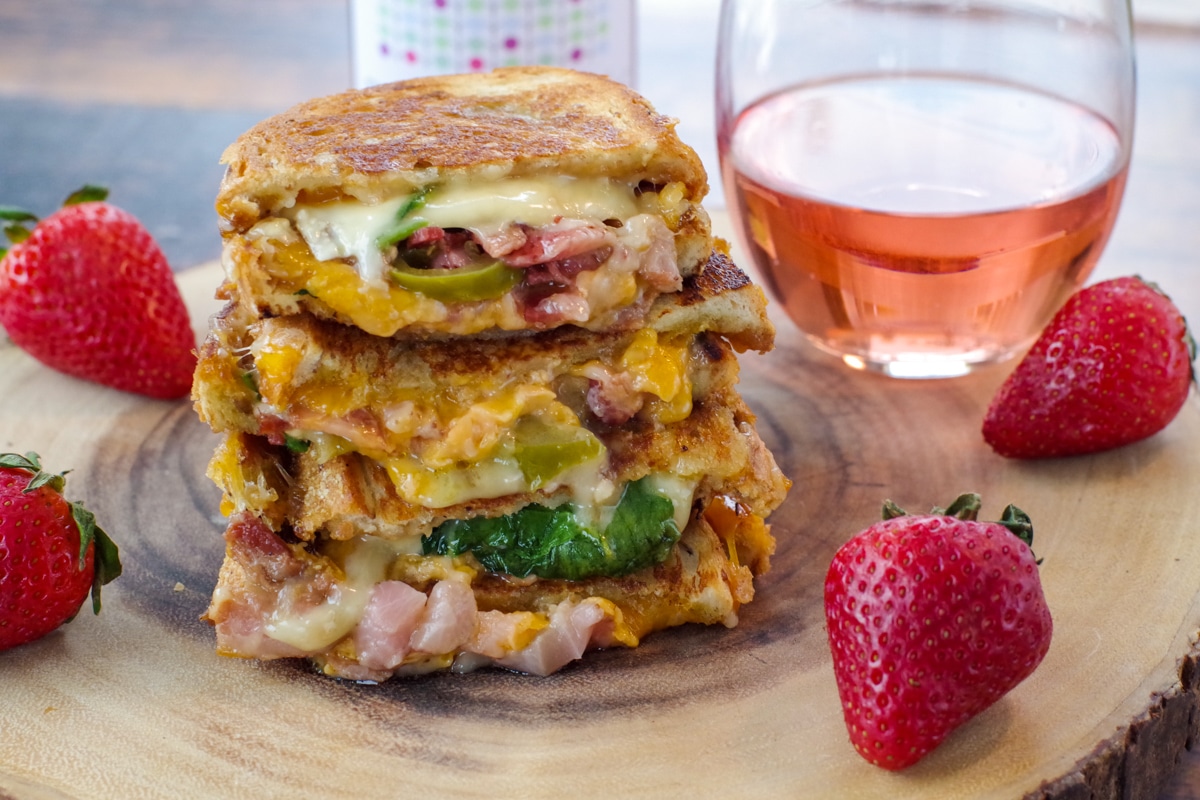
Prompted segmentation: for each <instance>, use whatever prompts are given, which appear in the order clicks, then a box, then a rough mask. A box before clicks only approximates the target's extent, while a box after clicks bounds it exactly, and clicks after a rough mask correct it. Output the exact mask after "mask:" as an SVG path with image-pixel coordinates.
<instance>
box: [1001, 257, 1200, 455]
mask: <svg viewBox="0 0 1200 800" xmlns="http://www.w3.org/2000/svg"><path fill="white" fill-rule="evenodd" d="M1195 355H1196V352H1195V343H1194V342H1193V341H1192V338H1191V336H1190V334H1189V333H1188V329H1187V325H1186V324H1185V323H1184V320H1183V317H1182V316H1181V315H1180V313H1179V310H1178V309H1177V308H1176V307H1175V305H1174V304H1173V303H1172V302H1171V300H1170V298H1168V297H1167V296H1166V295H1164V294H1163V293H1162V292H1160V291H1159V290H1158V287H1156V286H1154V285H1153V284H1149V283H1146V282H1144V281H1142V279H1141V278H1136V277H1126V278H1116V279H1114V280H1110V281H1104V282H1103V283H1098V284H1096V285H1094V286H1089V287H1088V288H1086V289H1083V290H1082V291H1079V292H1077V293H1076V294H1075V295H1074V296H1073V297H1071V299H1069V300H1068V301H1067V303H1066V305H1064V306H1063V307H1062V309H1061V310H1060V311H1059V312H1058V314H1057V315H1055V317H1054V318H1053V319H1052V320H1051V321H1050V324H1049V325H1048V326H1046V329H1045V330H1044V331H1042V335H1041V337H1040V338H1038V340H1037V341H1036V342H1035V343H1034V345H1033V348H1032V349H1030V351H1029V353H1028V354H1026V356H1025V358H1024V359H1022V361H1021V362H1020V363H1019V364H1018V365H1017V368H1016V370H1015V371H1014V372H1013V373H1012V374H1011V375H1009V377H1008V380H1006V381H1005V382H1004V385H1003V386H1001V387H1000V391H999V392H998V393H997V394H996V396H995V398H994V399H993V400H992V404H991V406H990V407H989V408H988V411H987V415H986V416H985V418H984V420H983V438H984V440H985V441H986V442H987V443H988V444H990V445H991V446H992V448H993V449H994V450H995V451H996V452H997V453H999V454H1000V455H1002V456H1009V457H1011V458H1050V457H1055V456H1070V455H1079V454H1082V453H1094V452H1098V451H1100V450H1108V449H1111V448H1114V447H1120V446H1121V445H1125V444H1130V443H1131V442H1136V441H1138V440H1140V439H1145V438H1146V437H1148V436H1152V435H1154V434H1155V433H1158V432H1159V431H1160V430H1162V429H1163V428H1165V427H1166V426H1167V423H1169V422H1170V421H1171V420H1172V419H1174V418H1175V415H1176V414H1178V413H1179V409H1180V408H1182V407H1183V403H1184V401H1185V400H1186V399H1187V395H1188V390H1189V389H1190V387H1191V383H1192V360H1193V359H1194V358H1195Z"/></svg>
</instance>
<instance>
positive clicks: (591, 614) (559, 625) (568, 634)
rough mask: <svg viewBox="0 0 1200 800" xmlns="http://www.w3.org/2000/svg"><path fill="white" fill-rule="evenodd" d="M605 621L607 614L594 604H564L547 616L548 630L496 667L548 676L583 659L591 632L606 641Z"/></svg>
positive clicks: (503, 659)
mask: <svg viewBox="0 0 1200 800" xmlns="http://www.w3.org/2000/svg"><path fill="white" fill-rule="evenodd" d="M608 622H609V617H608V613H607V612H606V611H605V610H604V609H603V608H602V607H601V605H600V604H599V603H597V602H594V601H590V600H584V601H583V602H581V603H575V602H573V601H570V600H567V601H564V602H562V603H559V604H558V606H557V607H556V608H555V609H554V613H553V614H551V615H550V625H549V627H547V628H545V629H544V630H542V632H541V633H539V634H538V635H537V637H536V638H534V640H533V641H532V642H530V643H529V646H528V647H526V648H525V649H523V650H518V651H517V652H515V653H510V654H509V655H507V656H505V657H504V658H500V659H497V660H496V664H497V665H498V666H501V667H505V668H506V669H511V670H516V671H517V672H526V673H529V674H531V675H549V674H551V673H553V672H557V671H558V670H560V669H562V668H563V667H564V666H566V665H567V664H569V663H571V662H572V661H574V660H576V659H577V658H580V657H582V656H583V653H584V651H585V650H587V648H588V645H589V644H591V643H592V635H593V633H594V632H599V633H600V636H601V637H603V638H607V637H608V633H607V632H605V631H604V630H603V629H604V628H605V627H606V624H607V623H608Z"/></svg>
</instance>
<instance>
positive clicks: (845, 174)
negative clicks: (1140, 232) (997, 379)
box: [722, 75, 1128, 377]
mask: <svg viewBox="0 0 1200 800" xmlns="http://www.w3.org/2000/svg"><path fill="white" fill-rule="evenodd" d="M722 165H723V170H724V179H725V184H726V187H727V192H728V193H729V197H730V204H731V207H732V210H733V213H734V216H735V218H736V219H737V221H738V223H739V225H740V226H741V227H742V230H743V231H744V232H745V235H746V239H747V240H748V243H749V246H750V250H751V252H752V254H753V256H754V258H755V260H756V261H757V264H758V267H759V269H760V272H761V273H762V274H763V277H764V280H765V281H766V283H767V284H768V286H769V288H770V289H771V290H772V291H773V293H774V294H775V296H776V297H777V298H779V300H780V301H781V302H782V303H783V305H784V306H785V308H786V309H787V311H788V314H789V315H790V316H791V317H792V319H794V320H795V321H796V323H797V325H798V326H799V327H800V329H801V330H802V331H804V332H805V333H806V334H807V335H808V336H809V337H810V338H811V339H813V341H814V342H816V343H817V344H818V345H819V346H821V347H823V348H824V349H826V350H829V351H831V352H834V353H836V354H838V355H842V356H843V357H844V358H845V360H846V361H847V362H848V363H851V364H853V365H855V366H860V367H865V368H871V369H878V370H881V371H884V372H888V373H890V374H894V375H909V376H913V377H936V376H944V375H953V374H962V373H964V372H967V371H969V370H970V368H971V366H972V365H974V364H980V363H986V362H991V361H996V360H1000V359H1002V358H1005V357H1007V356H1008V355H1011V354H1012V353H1013V352H1015V351H1016V350H1017V349H1019V348H1020V347H1021V346H1022V345H1024V344H1026V343H1028V341H1029V340H1030V339H1031V338H1032V337H1033V336H1034V335H1036V333H1037V332H1038V331H1039V330H1040V329H1041V327H1042V326H1043V325H1045V323H1046V322H1047V321H1048V320H1049V318H1050V316H1051V315H1052V314H1053V313H1054V311H1055V310H1057V308H1058V307H1059V306H1060V305H1061V304H1062V303H1063V302H1064V301H1065V300H1066V298H1067V296H1068V295H1069V294H1070V293H1071V292H1072V291H1074V290H1075V289H1076V288H1078V287H1079V286H1080V285H1081V284H1082V283H1083V281H1084V280H1085V279H1086V277H1087V275H1088V273H1089V272H1091V270H1092V267H1093V266H1094V265H1095V263H1096V259H1097V258H1098V257H1099V255H1100V251H1101V250H1102V249H1103V246H1104V243H1105V241H1106V239H1107V238H1108V234H1109V231H1110V230H1111V229H1112V225H1113V222H1114V220H1115V218H1116V214H1117V209H1118V207H1119V205H1120V199H1121V194H1122V191H1123V189H1124V183H1125V175H1126V172H1127V168H1128V152H1127V149H1126V148H1125V147H1124V146H1123V143H1122V141H1121V139H1120V136H1119V135H1118V133H1117V131H1116V130H1115V129H1114V128H1113V126H1112V125H1111V124H1110V123H1109V122H1108V121H1106V120H1105V119H1103V118H1102V117H1100V116H1098V115H1096V114H1095V113H1093V112H1091V111H1089V110H1088V109H1086V108H1083V107H1081V106H1079V105H1075V104H1072V103H1070V102H1067V101H1065V100H1063V99H1061V98H1058V97H1054V96H1051V95H1046V94H1040V93H1037V92H1033V91H1030V90H1028V89H1024V88H1020V87H1016V86H1013V85H1009V84H1000V83H989V82H985V81H982V80H972V79H961V78H953V77H943V76H936V75H926V76H916V77H914V76H905V77H865V78H863V77H860V78H855V79H850V80H839V81H831V82H827V83H821V84H810V85H804V86H798V87H794V88H791V89H788V90H785V91H783V92H780V93H778V94H774V95H771V96H768V97H766V98H764V99H763V100H761V101H759V102H758V103H757V104H755V105H752V106H750V107H749V108H747V109H746V110H745V111H744V112H742V114H741V115H740V116H739V117H738V119H737V120H736V122H735V124H734V126H733V130H732V131H731V132H729V133H728V134H724V135H723V136H722Z"/></svg>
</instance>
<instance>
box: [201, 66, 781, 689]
mask: <svg viewBox="0 0 1200 800" xmlns="http://www.w3.org/2000/svg"><path fill="white" fill-rule="evenodd" d="M223 160H224V161H225V162H226V163H227V165H228V170H227V174H226V178H225V180H224V182H223V184H222V187H221V190H220V193H219V195H218V199H217V210H218V213H219V215H220V217H221V223H222V234H223V237H224V250H223V261H224V265H225V268H226V273H227V276H228V280H227V281H226V283H225V284H224V285H223V286H222V288H221V290H220V293H221V295H222V296H223V297H225V298H226V299H227V300H228V305H227V306H226V308H225V309H224V310H223V311H222V313H221V314H219V315H217V316H216V317H214V319H213V320H212V325H211V330H210V333H209V336H208V338H207V340H206V342H205V344H204V346H203V347H202V350H201V353H200V361H199V365H198V368H197V372H196V381H195V388H194V399H195V402H196V408H197V411H198V413H199V414H200V417H201V418H202V419H203V420H204V421H206V422H207V423H208V424H209V425H210V426H212V428H213V429H214V430H215V431H217V432H218V433H221V434H222V435H223V436H224V439H223V441H222V443H221V445H220V447H219V448H218V450H217V452H216V454H215V455H214V457H213V460H212V463H211V465H210V469H209V474H210V476H211V477H212V478H213V480H214V481H215V482H216V483H217V484H218V485H219V486H220V487H221V489H222V490H223V493H224V500H223V506H224V511H225V512H226V513H227V514H228V516H229V524H228V527H227V530H226V535H225V539H226V558H225V562H224V564H223V566H222V568H221V572H220V576H219V579H218V584H217V587H216V590H215V592H214V596H213V599H212V603H211V605H210V607H209V610H208V612H207V617H208V619H209V620H210V621H211V622H212V623H213V624H214V626H215V627H216V632H217V646H218V649H219V650H220V651H221V652H223V653H225V654H228V655H234V656H243V657H250V658H280V657H306V658H309V659H311V660H313V661H314V662H315V663H316V664H317V665H318V666H319V667H320V668H321V669H322V670H323V671H324V672H326V673H328V674H330V675H335V676H339V677H345V678H350V679H355V680H372V681H377V680H384V679H387V678H389V677H391V676H393V675H398V674H413V673H421V672H428V671H431V670H437V669H446V668H450V669H454V670H456V671H466V670H469V669H474V668H477V667H479V666H483V665H496V666H500V667H505V668H509V669H513V670H517V671H522V672H529V673H536V674H548V673H550V672H553V671H555V670H557V669H558V668H560V667H562V666H563V665H565V664H566V663H569V662H570V661H572V660H574V659H576V658H579V657H580V656H582V654H583V653H584V652H585V651H586V650H587V649H589V648H592V647H607V646H614V645H623V646H630V647H633V646H636V645H637V644H638V642H639V641H640V640H641V638H642V637H643V636H645V635H646V634H648V633H650V632H652V631H654V630H658V629H661V628H666V627H670V626H674V625H680V624H685V623H689V622H698V623H703V624H712V623H723V624H725V625H733V624H735V623H736V621H737V611H738V608H739V606H740V605H741V604H743V603H745V602H748V601H749V600H750V599H751V598H752V597H753V592H754V587H753V582H752V581H753V578H754V576H755V575H758V574H761V573H762V572H764V571H765V570H766V569H767V567H768V565H769V557H770V554H771V552H772V551H773V548H774V540H773V539H772V538H771V535H770V533H769V529H768V527H767V525H766V524H765V521H764V520H765V518H766V516H767V515H768V514H769V513H770V512H771V511H772V510H773V509H774V508H776V507H777V506H778V505H779V504H780V503H781V502H782V500H783V497H784V495H785V493H786V491H787V488H788V486H789V483H788V481H787V479H786V478H785V477H784V476H783V475H782V474H781V473H780V472H779V470H778V469H777V467H776V465H775V462H774V460H773V458H772V457H771V454H770V453H769V452H768V451H767V449H766V447H765V446H764V445H763V443H762V441H761V439H760V438H759V437H758V434H757V433H756V431H755V428H754V416H753V414H752V413H751V412H750V411H749V409H747V408H746V406H745V404H744V403H743V401H742V399H741V398H740V396H739V395H738V393H737V389H736V384H737V379H738V366H737V359H736V353H737V352H738V351H741V350H746V349H754V350H759V351H765V350H768V349H770V347H771V345H772V341H773V333H774V332H773V329H772V328H771V325H770V323H769V321H768V320H767V318H766V314H765V300H764V298H763V295H762V293H761V291H760V290H759V289H758V288H757V287H755V286H753V285H752V284H751V283H750V282H749V281H748V280H747V278H746V276H745V275H744V274H743V273H742V272H741V271H740V270H738V268H737V267H736V266H734V265H733V263H732V262H731V261H730V260H729V258H728V255H727V253H726V252H724V250H723V248H722V245H721V243H720V242H719V241H718V242H714V240H713V238H712V236H711V233H710V230H709V223H708V217H707V215H706V214H705V213H704V210H703V208H702V206H701V200H702V198H703V196H704V194H705V192H706V191H707V185H706V177H705V174H704V170H703V168H702V166H701V165H700V163H699V160H698V159H697V157H696V155H695V153H694V152H693V151H692V150H691V149H690V148H688V147H686V146H685V145H683V144H682V143H681V142H680V141H679V140H678V138H677V137H676V135H675V133H674V130H673V124H672V122H671V121H670V120H668V119H665V118H663V117H661V116H659V115H658V114H656V113H655V112H654V111H653V109H651V108H650V107H649V105H648V104H647V103H646V102H645V101H644V100H643V99H642V98H640V97H638V96H637V95H635V94H634V93H632V92H630V91H629V90H628V89H626V88H625V87H622V86H620V85H618V84H615V83H612V82H610V81H608V80H606V79H604V78H600V77H598V76H593V75H587V74H581V73H577V72H572V71H568V70H561V69H550V68H533V67H530V68H511V69H502V70H496V71H495V72H492V73H488V74H483V75H464V76H449V77H437V78H429V79H420V80H415V81H408V82H403V83H398V84H390V85H385V86H380V87H375V88H372V89H367V90H362V91H354V92H347V93H345V94H341V95H336V96H333V97H328V98H322V99H318V100H314V101H311V102H308V103H305V104H302V105H300V106H297V107H296V108H294V109H292V110H290V111H288V112H286V113H284V114H282V115H280V116H278V117H275V118H272V119H269V120H267V121H265V122H263V123H261V124H260V125H258V126H256V127H255V128H253V129H251V130H250V131H249V132H247V133H246V134H245V135H243V136H242V137H241V138H240V139H239V140H238V141H237V142H235V143H234V144H233V145H232V146H231V147H230V148H229V149H228V150H227V151H226V153H225V156H224V159H223Z"/></svg>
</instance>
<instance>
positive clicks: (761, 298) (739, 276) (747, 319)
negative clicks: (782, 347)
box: [645, 239, 775, 353]
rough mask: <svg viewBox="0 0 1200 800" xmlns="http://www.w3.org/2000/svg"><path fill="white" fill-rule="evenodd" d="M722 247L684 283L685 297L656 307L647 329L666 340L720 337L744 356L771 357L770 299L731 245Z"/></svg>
mask: <svg viewBox="0 0 1200 800" xmlns="http://www.w3.org/2000/svg"><path fill="white" fill-rule="evenodd" d="M716 245H717V249H716V250H713V251H712V253H711V254H710V255H709V258H708V261H707V262H706V263H705V264H704V268H703V269H701V270H700V271H699V272H697V273H696V274H695V275H692V276H689V277H688V278H687V279H686V280H684V282H683V290H682V291H680V292H677V293H675V294H669V295H663V296H661V297H659V298H658V300H656V301H655V303H654V305H653V306H651V307H650V311H649V313H648V314H647V315H646V320H645V325H646V327H649V328H654V329H655V330H657V331H658V332H659V333H660V334H663V333H666V334H676V333H679V332H681V331H688V330H704V331H715V332H717V333H720V334H721V335H722V336H724V337H725V338H726V339H728V340H729V341H730V342H732V343H733V346H734V347H735V348H737V350H738V351H739V352H740V351H745V350H756V351H758V352H760V353H766V352H768V351H770V350H771V348H772V347H774V346H775V326H774V325H773V324H772V323H771V320H770V318H768V317H767V298H766V296H765V295H764V294H763V291H762V289H761V288H759V287H758V286H756V285H754V284H752V283H751V282H750V278H749V277H748V276H747V275H746V273H744V272H742V270H741V269H740V268H739V267H738V266H737V265H736V264H734V263H733V260H732V259H730V257H729V251H728V244H727V243H726V242H724V241H723V240H720V239H718V240H716Z"/></svg>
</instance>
